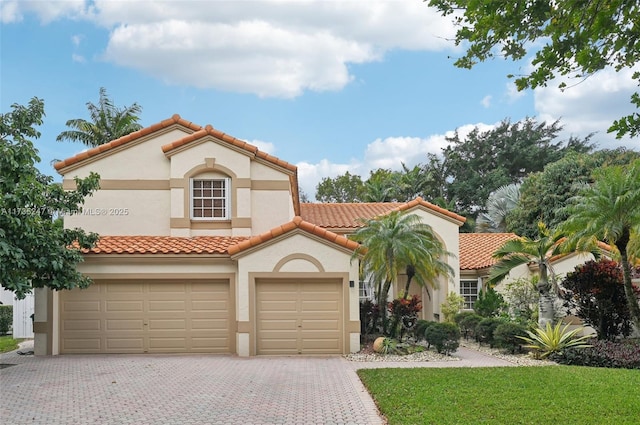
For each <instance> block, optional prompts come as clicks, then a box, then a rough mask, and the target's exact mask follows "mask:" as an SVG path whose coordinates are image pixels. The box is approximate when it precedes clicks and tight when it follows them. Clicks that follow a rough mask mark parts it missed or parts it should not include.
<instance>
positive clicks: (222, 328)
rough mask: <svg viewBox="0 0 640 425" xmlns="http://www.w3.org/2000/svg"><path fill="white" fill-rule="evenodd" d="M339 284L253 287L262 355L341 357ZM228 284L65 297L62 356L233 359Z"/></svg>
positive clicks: (142, 285)
mask: <svg viewBox="0 0 640 425" xmlns="http://www.w3.org/2000/svg"><path fill="white" fill-rule="evenodd" d="M343 299H344V297H343V286H342V280H341V279H304V280H296V279H278V280H276V279H262V280H258V281H257V282H256V300H255V301H256V303H255V309H256V310H255V313H256V314H255V317H256V322H255V323H256V326H255V340H256V353H257V354H267V355H269V354H289V355H290V354H341V353H343V350H344V308H343ZM233 305H234V301H233V300H232V299H231V293H230V289H229V282H228V281H203V280H199V281H198V280H196V281H184V280H132V281H114V280H112V281H96V282H94V283H93V284H92V285H91V286H90V287H89V288H87V289H82V290H80V289H74V290H72V291H62V292H61V293H60V304H59V313H60V315H59V317H60V353H62V354H81V353H234V352H235V344H234V343H233V342H234V341H235V327H234V326H232V324H234V323H235V322H234V320H235V314H234V312H233Z"/></svg>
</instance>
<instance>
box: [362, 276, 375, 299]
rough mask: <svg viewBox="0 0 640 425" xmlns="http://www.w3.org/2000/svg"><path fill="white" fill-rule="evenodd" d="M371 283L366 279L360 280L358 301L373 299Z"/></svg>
mask: <svg viewBox="0 0 640 425" xmlns="http://www.w3.org/2000/svg"><path fill="white" fill-rule="evenodd" d="M373 298H374V294H373V285H372V284H371V282H370V281H368V280H361V281H360V301H365V300H369V301H373Z"/></svg>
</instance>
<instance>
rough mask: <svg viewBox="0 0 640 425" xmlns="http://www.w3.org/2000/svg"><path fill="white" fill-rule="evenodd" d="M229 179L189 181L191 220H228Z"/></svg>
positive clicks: (196, 179) (197, 179) (195, 179)
mask: <svg viewBox="0 0 640 425" xmlns="http://www.w3.org/2000/svg"><path fill="white" fill-rule="evenodd" d="M230 184H231V181H230V179H229V178H194V179H191V219H192V220H229V192H230Z"/></svg>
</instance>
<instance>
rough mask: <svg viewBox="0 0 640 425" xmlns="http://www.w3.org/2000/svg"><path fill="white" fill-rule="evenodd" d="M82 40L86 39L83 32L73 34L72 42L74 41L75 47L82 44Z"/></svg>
mask: <svg viewBox="0 0 640 425" xmlns="http://www.w3.org/2000/svg"><path fill="white" fill-rule="evenodd" d="M82 40H84V35H82V34H76V35H72V36H71V43H73V45H74V46H75V47H78V46H80V43H82Z"/></svg>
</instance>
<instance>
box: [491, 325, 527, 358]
mask: <svg viewBox="0 0 640 425" xmlns="http://www.w3.org/2000/svg"><path fill="white" fill-rule="evenodd" d="M523 336H527V328H526V327H525V326H524V325H521V324H519V323H515V322H505V323H500V324H499V325H498V326H497V327H496V329H495V330H494V331H493V341H494V343H495V345H496V346H498V347H500V348H504V349H505V350H509V351H510V352H511V353H512V354H515V353H516V352H521V351H522V344H523V343H524V341H523V340H522V338H521V337H523Z"/></svg>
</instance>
